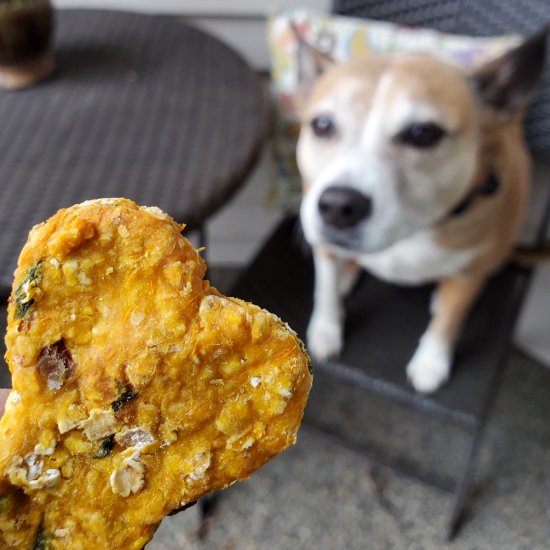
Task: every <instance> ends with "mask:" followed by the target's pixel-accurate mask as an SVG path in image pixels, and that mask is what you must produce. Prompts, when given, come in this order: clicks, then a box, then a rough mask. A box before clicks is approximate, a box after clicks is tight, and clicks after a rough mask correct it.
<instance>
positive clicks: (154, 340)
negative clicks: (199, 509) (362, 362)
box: [0, 199, 312, 550]
mask: <svg viewBox="0 0 550 550" xmlns="http://www.w3.org/2000/svg"><path fill="white" fill-rule="evenodd" d="M205 270H206V266H205V263H204V262H203V260H202V259H201V258H200V257H199V256H198V254H197V251H196V250H195V249H194V248H193V247H192V246H191V244H190V243H189V242H188V241H187V240H186V239H184V238H183V237H182V236H181V235H180V227H179V226H178V225H177V224H176V223H174V221H173V220H172V219H171V218H169V217H168V216H167V215H166V214H164V213H163V212H161V211H160V210H158V209H156V208H142V207H139V206H137V205H136V204H134V203H133V202H131V201H128V200H125V199H112V200H111V199H104V200H97V201H90V202H87V203H83V204H81V205H77V206H73V207H72V208H68V209H66V210H61V211H59V212H58V213H57V214H56V215H55V216H53V217H52V218H50V220H48V221H47V222H46V223H43V224H41V225H38V226H36V227H35V228H34V229H33V230H32V231H31V232H30V234H29V240H28V242H27V244H26V245H25V247H24V249H23V251H22V252H21V256H20V259H19V265H18V267H17V271H16V272H15V282H14V286H13V293H12V296H11V298H10V304H9V317H8V333H7V337H6V343H7V347H8V351H7V354H6V357H7V361H8V364H9V368H10V370H11V372H12V376H13V391H12V392H11V394H10V397H9V399H8V403H7V405H6V412H5V415H4V417H3V418H2V420H1V421H0V442H1V444H0V548H11V547H13V548H24V549H29V550H30V549H32V548H34V549H41V550H44V549H57V548H70V549H71V550H77V549H81V548H82V549H83V548H92V547H93V548H98V549H107V548H108V549H116V548H121V549H122V548H123V549H125V550H127V549H131V548H136V549H137V548H142V547H143V546H144V545H145V544H146V543H147V541H148V540H150V539H151V537H152V536H153V533H154V531H155V529H156V528H157V527H158V525H159V523H160V521H161V520H162V518H163V517H164V516H165V515H167V514H168V513H169V512H170V511H171V510H173V509H176V508H179V507H181V506H182V505H185V504H186V503H190V502H192V501H194V500H196V499H197V498H199V497H200V496H201V495H203V494H205V493H207V492H209V491H212V490H215V489H220V488H223V487H226V486H228V485H230V484H231V483H233V482H234V481H236V480H239V479H243V478H246V477H248V476H249V475H250V474H251V473H252V472H254V471H255V470H256V469H257V468H259V467H260V466H262V464H264V463H265V462H266V461H268V460H269V459H270V458H272V457H273V456H275V455H276V454H277V453H280V452H281V451H283V450H284V449H285V448H287V447H288V446H289V445H291V444H293V443H294V442H295V440H296V432H297V430H298V427H299V425H300V421H301V418H302V414H303V410H304V406H305V404H306V400H307V396H308V392H309V389H310V386H311V380H312V377H311V373H310V362H309V358H308V356H307V354H306V353H305V351H304V348H303V346H302V344H301V342H300V341H299V340H298V338H297V337H296V335H295V334H294V333H293V332H292V331H291V330H290V329H289V328H288V327H287V326H286V325H284V324H283V323H282V322H281V321H280V320H279V319H277V318H276V317H275V316H274V315H272V314H270V313H268V312H266V311H264V310H261V309H260V308H258V307H256V306H254V305H251V304H247V303H245V302H242V301H240V300H237V299H234V298H225V297H223V296H222V295H220V293H219V292H217V291H216V290H215V289H214V288H212V287H211V286H210V285H209V284H208V282H207V281H204V280H203V276H204V273H205Z"/></svg>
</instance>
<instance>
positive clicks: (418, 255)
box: [357, 231, 475, 285]
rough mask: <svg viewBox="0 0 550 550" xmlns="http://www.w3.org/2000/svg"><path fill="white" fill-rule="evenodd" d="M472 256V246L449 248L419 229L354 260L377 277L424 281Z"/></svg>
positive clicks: (447, 272)
mask: <svg viewBox="0 0 550 550" xmlns="http://www.w3.org/2000/svg"><path fill="white" fill-rule="evenodd" d="M474 256H475V249H467V250H453V249H448V248H443V247H442V246H440V245H438V244H437V243H436V241H435V239H434V236H433V233H432V232H430V231H422V232H419V233H416V234H415V235H413V236H411V237H408V238H407V239H403V240H401V241H399V242H397V243H396V244H394V245H392V246H391V247H389V248H387V249H386V250H383V251H382V252H377V253H375V254H364V255H362V256H359V257H358V258H357V261H358V263H359V264H360V265H361V266H362V267H363V268H364V269H366V270H367V271H370V272H371V273H373V274H374V275H376V276H377V277H379V278H380V279H385V280H387V281H390V282H394V283H399V284H412V285H417V284H424V283H429V282H434V281H437V280H440V279H442V278H444V277H449V276H452V275H456V274H458V273H459V272H460V271H461V270H463V269H464V268H465V267H467V266H468V264H469V263H470V262H471V261H472V259H473V258H474Z"/></svg>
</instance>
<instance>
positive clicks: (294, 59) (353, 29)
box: [268, 8, 521, 208]
mask: <svg viewBox="0 0 550 550" xmlns="http://www.w3.org/2000/svg"><path fill="white" fill-rule="evenodd" d="M293 26H294V29H296V30H297V31H298V32H299V33H300V36H301V38H302V39H303V40H304V41H305V42H307V43H308V44H310V45H311V46H313V47H314V48H316V49H317V50H319V51H321V52H322V53H324V54H327V55H329V56H330V57H331V58H333V59H335V60H336V61H343V60H346V59H350V58H352V57H355V56H359V55H364V54H367V53H380V54H387V53H404V52H429V53H432V54H434V55H437V56H438V57H441V58H442V59H444V60H445V61H447V62H449V63H452V64H455V65H458V66H460V67H462V68H464V69H466V70H469V69H472V68H474V67H476V66H479V65H481V64H482V63H485V62H487V61H489V60H491V59H494V58H496V57H498V56H499V55H502V54H503V53H504V52H506V51H507V50H509V49H510V48H512V47H513V46H515V45H517V44H518V43H519V42H520V40H521V38H520V37H519V36H516V35H508V36H499V37H490V38H479V37H470V36H461V35H455V34H445V33H441V32H438V31H434V30H431V29H423V28H411V27H403V26H399V25H395V24H393V23H387V22H381V21H375V20H369V19H357V18H352V17H342V16H337V15H327V14H324V13H320V12H317V11H314V10H311V9H306V8H289V9H285V10H283V11H281V12H279V13H278V14H276V15H274V16H273V17H271V18H270V20H269V24H268V44H269V48H270V52H271V77H272V96H273V99H274V106H275V109H274V112H275V120H274V124H273V141H272V144H273V146H272V157H273V161H274V162H273V164H272V172H273V185H272V191H273V192H272V198H273V200H274V201H275V202H276V204H278V205H281V206H284V207H287V208H289V207H290V208H292V207H296V206H297V205H298V204H299V200H300V187H301V183H300V177H299V173H298V168H297V165H296V156H295V151H296V141H297V138H298V131H299V124H298V119H297V115H296V97H297V91H298V39H297V36H296V33H295V31H294V30H293V28H292V27H293Z"/></svg>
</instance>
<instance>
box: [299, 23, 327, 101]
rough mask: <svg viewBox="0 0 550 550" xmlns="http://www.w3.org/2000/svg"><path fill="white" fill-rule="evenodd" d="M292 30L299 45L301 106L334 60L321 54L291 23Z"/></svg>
mask: <svg viewBox="0 0 550 550" xmlns="http://www.w3.org/2000/svg"><path fill="white" fill-rule="evenodd" d="M291 29H292V32H293V33H294V36H295V38H296V41H297V43H298V49H297V62H298V90H297V99H298V103H299V104H303V102H304V101H305V100H306V99H307V97H308V96H309V94H310V92H311V89H312V88H313V84H314V83H315V81H316V80H317V79H318V78H319V76H321V74H323V73H324V72H325V71H326V70H327V69H328V68H329V67H330V66H331V65H333V64H334V59H332V57H331V56H330V55H328V54H326V53H323V52H321V51H320V50H318V49H317V48H315V47H314V46H312V45H311V44H309V43H308V42H306V40H304V37H303V36H302V35H301V33H300V31H299V29H298V27H297V26H296V25H295V24H294V23H291Z"/></svg>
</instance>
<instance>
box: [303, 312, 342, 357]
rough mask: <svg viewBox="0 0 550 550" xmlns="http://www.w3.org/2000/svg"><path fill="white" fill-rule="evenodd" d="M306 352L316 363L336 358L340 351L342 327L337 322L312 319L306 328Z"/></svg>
mask: <svg viewBox="0 0 550 550" xmlns="http://www.w3.org/2000/svg"><path fill="white" fill-rule="evenodd" d="M307 344H308V351H309V352H310V353H311V355H312V356H313V357H314V358H315V359H316V360H317V361H326V360H327V359H330V358H331V357H337V356H338V355H340V352H341V351H342V327H341V325H340V324H339V323H338V322H333V321H328V320H325V319H320V318H318V317H313V318H312V319H311V321H310V323H309V326H308V328H307Z"/></svg>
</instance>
